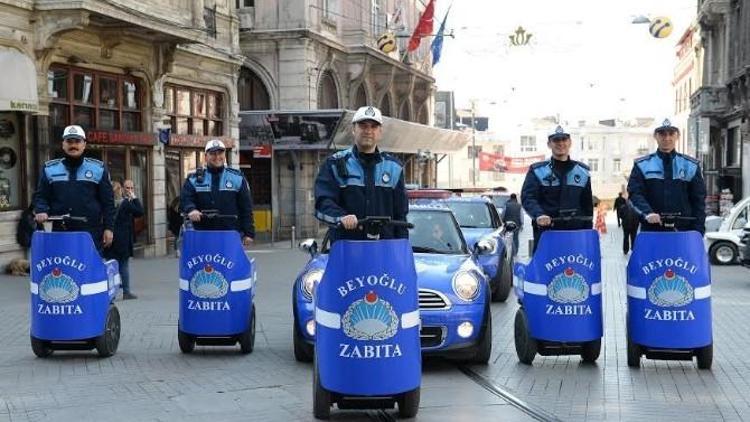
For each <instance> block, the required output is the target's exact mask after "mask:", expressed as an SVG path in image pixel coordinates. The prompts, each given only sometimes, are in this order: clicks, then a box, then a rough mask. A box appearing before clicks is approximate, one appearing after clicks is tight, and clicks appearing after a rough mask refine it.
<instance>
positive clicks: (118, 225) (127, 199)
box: [104, 180, 143, 300]
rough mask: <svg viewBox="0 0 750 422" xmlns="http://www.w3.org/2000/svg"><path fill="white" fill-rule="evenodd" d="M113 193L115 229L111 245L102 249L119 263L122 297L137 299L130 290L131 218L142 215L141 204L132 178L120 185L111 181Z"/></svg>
mask: <svg viewBox="0 0 750 422" xmlns="http://www.w3.org/2000/svg"><path fill="white" fill-rule="evenodd" d="M112 188H113V190H114V194H115V208H116V210H117V212H116V213H115V230H114V239H113V240H112V245H111V246H110V247H109V248H107V249H105V250H104V256H105V257H106V258H107V259H116V260H117V263H118V264H119V265H120V280H121V281H122V298H123V300H127V299H138V296H136V295H134V294H133V293H132V292H131V291H130V268H129V261H130V257H131V256H133V243H135V230H134V228H133V219H134V218H136V217H141V216H143V205H141V201H140V200H139V199H138V198H136V197H135V185H134V184H133V181H132V180H126V181H125V182H123V184H122V185H120V183H119V182H114V183H112Z"/></svg>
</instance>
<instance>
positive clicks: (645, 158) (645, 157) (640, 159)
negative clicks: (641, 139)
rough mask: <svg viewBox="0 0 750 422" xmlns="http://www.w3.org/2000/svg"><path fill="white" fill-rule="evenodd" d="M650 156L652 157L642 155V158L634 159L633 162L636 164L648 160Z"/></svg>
mask: <svg viewBox="0 0 750 422" xmlns="http://www.w3.org/2000/svg"><path fill="white" fill-rule="evenodd" d="M652 155H654V154H646V155H644V156H642V157H638V158H636V159H635V162H636V163H638V162H640V161H644V160H648V159H649V158H651V156H652Z"/></svg>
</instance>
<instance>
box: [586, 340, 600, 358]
mask: <svg viewBox="0 0 750 422" xmlns="http://www.w3.org/2000/svg"><path fill="white" fill-rule="evenodd" d="M601 351H602V339H597V340H594V341H589V342H586V343H584V344H583V347H581V359H583V361H584V362H586V363H594V362H596V360H597V359H599V354H600V353H601Z"/></svg>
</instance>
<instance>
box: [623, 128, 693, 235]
mask: <svg viewBox="0 0 750 422" xmlns="http://www.w3.org/2000/svg"><path fill="white" fill-rule="evenodd" d="M654 138H655V139H656V142H657V144H658V149H657V150H656V152H654V153H653V154H649V155H647V156H645V157H641V158H638V159H636V160H635V165H634V166H633V170H632V171H631V172H630V180H629V181H628V194H629V196H630V202H631V203H632V205H633V209H634V210H635V211H636V212H637V213H638V215H639V217H640V220H641V222H642V223H643V224H641V230H643V231H660V230H663V229H664V228H663V226H662V220H661V217H660V215H659V214H660V213H670V214H672V213H675V214H679V215H680V216H682V217H694V218H695V220H693V221H686V220H677V221H676V222H675V228H677V230H680V231H686V230H695V231H697V232H699V233H701V234H703V233H705V231H706V183H705V182H704V181H703V173H702V172H701V168H700V165H699V164H698V161H697V160H695V159H694V158H691V157H688V156H687V155H684V154H680V153H678V152H676V151H675V144H676V143H677V141H678V140H679V139H680V130H679V129H678V128H677V127H675V126H672V123H670V121H669V120H664V122H663V123H662V125H661V126H659V127H657V128H656V129H655V130H654Z"/></svg>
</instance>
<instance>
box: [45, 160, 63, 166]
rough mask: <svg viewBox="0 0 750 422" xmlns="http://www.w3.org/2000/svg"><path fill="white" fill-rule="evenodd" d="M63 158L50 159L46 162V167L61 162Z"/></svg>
mask: <svg viewBox="0 0 750 422" xmlns="http://www.w3.org/2000/svg"><path fill="white" fill-rule="evenodd" d="M62 160H63V159H62V158H55V159H54V160H49V161H47V162H46V163H44V167H49V166H54V165H55V164H57V163H59V162H61V161H62Z"/></svg>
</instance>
